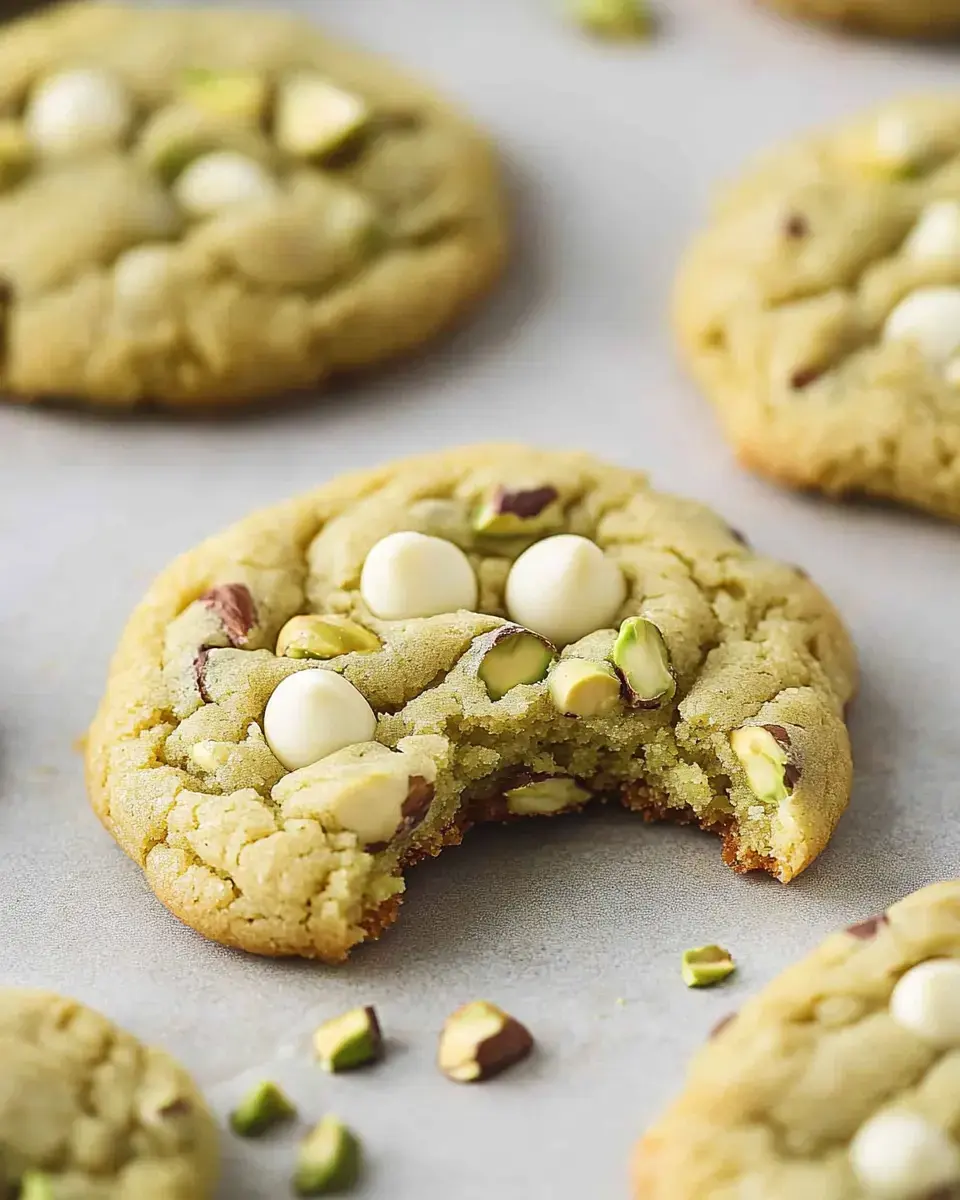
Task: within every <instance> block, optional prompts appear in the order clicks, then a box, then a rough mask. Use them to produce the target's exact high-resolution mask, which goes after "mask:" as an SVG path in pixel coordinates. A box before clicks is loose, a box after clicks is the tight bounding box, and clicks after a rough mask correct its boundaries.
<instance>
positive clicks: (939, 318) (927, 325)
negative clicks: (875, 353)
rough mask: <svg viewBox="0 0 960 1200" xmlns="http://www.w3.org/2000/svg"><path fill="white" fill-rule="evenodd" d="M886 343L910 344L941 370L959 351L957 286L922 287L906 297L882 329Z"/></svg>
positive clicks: (959, 325)
mask: <svg viewBox="0 0 960 1200" xmlns="http://www.w3.org/2000/svg"><path fill="white" fill-rule="evenodd" d="M883 340H884V341H885V342H900V341H902V342H912V343H913V344H914V345H915V346H916V347H917V348H918V349H919V350H920V352H921V353H922V354H923V356H924V358H926V359H927V360H928V361H929V362H930V363H932V364H933V365H934V366H937V367H940V366H943V365H944V364H945V363H947V362H949V361H950V359H951V358H953V356H954V355H955V354H956V353H957V351H958V350H960V287H923V288H917V290H916V291H914V292H911V293H910V294H909V295H908V296H905V297H904V298H903V299H902V300H901V301H900V303H899V304H898V305H897V307H896V308H895V309H894V310H893V312H892V313H891V314H890V316H889V317H887V323H886V325H885V326H884V327H883Z"/></svg>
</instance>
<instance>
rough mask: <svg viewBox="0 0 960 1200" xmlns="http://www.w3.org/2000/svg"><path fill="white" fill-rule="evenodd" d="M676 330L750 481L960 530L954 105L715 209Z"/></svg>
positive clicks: (882, 130) (836, 151) (842, 147)
mask: <svg viewBox="0 0 960 1200" xmlns="http://www.w3.org/2000/svg"><path fill="white" fill-rule="evenodd" d="M675 317H676V326H677V331H678V337H679V341H680V344H681V347H682V350H683V353H684V356H685V358H686V359H687V362H688V364H689V365H690V367H691V369H692V371H693V374H694V375H695V377H696V378H697V380H698V381H699V382H700V383H701V385H702V386H703V388H704V390H705V391H706V393H707V395H708V397H709V398H710V399H711V400H712V401H713V403H714V404H715V406H716V409H717V412H718V414H719V417H720V420H721V423H722V425H723V427H724V431H725V433H726V435H727V438H728V440H729V441H730V442H731V443H732V445H733V446H734V448H735V450H736V453H737V456H738V457H739V459H740V460H741V461H742V462H743V463H744V464H745V465H747V466H749V467H751V468H753V469H755V470H757V471H759V472H761V473H763V474H766V475H769V476H772V477H773V478H774V479H777V480H779V481H780V482H782V483H786V484H790V485H792V486H795V487H801V488H812V489H817V490H819V491H822V492H825V493H827V494H828V495H831V496H844V495H857V494H865V495H869V496H874V497H879V498H881V499H884V500H893V501H898V502H900V503H903V504H909V505H914V506H916V507H918V508H922V509H926V510H928V511H930V512H933V513H937V514H939V515H941V516H944V517H949V518H951V519H953V520H960V99H958V98H957V97H956V96H926V97H919V98H917V97H914V98H912V99H906V100H898V101H894V102H892V103H889V104H887V105H885V106H883V107H882V108H879V109H875V110H873V111H869V112H867V113H865V114H863V115H862V116H860V117H857V118H855V119H853V120H851V121H848V122H847V123H844V124H841V125H839V126H836V127H835V128H833V129H828V130H825V131H822V132H820V133H814V134H812V135H809V136H807V137H805V138H802V139H800V140H799V141H797V142H794V143H792V144H790V145H787V146H786V147H784V148H782V149H779V150H774V151H773V152H771V153H770V154H769V155H767V157H766V158H765V159H762V160H761V161H760V162H758V163H757V164H756V165H755V166H754V167H753V168H752V169H750V170H748V171H747V173H746V174H745V175H744V177H743V178H742V179H741V180H740V181H739V183H737V184H735V185H733V186H732V187H730V188H728V189H727V191H726V192H725V193H724V194H722V195H721V196H720V197H718V199H717V202H716V204H715V207H714V211H713V214H712V217H711V219H710V221H709V222H708V225H707V227H706V229H705V230H704V231H703V232H702V233H701V234H700V235H699V236H698V237H697V238H696V240H695V241H694V243H693V245H692V247H691V248H690V250H689V252H688V254H687V257H686V260H685V262H684V264H683V266H682V268H681V271H680V276H679V280H678V283H677V289H676V303H675Z"/></svg>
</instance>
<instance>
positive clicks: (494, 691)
mask: <svg viewBox="0 0 960 1200" xmlns="http://www.w3.org/2000/svg"><path fill="white" fill-rule="evenodd" d="M474 646H476V647H477V651H478V653H479V654H481V655H482V657H481V659H480V665H479V666H478V667H477V676H478V678H479V679H480V681H481V682H482V683H483V685H484V686H485V687H486V689H487V695H488V696H489V697H490V699H491V700H501V699H502V698H503V697H504V696H505V695H506V694H507V692H509V691H510V690H511V688H515V687H518V686H519V685H520V684H521V683H539V682H540V680H541V679H543V677H544V676H545V675H546V673H547V671H548V670H549V668H550V664H551V663H552V662H553V660H554V658H555V657H556V653H557V652H556V650H555V649H554V647H553V646H551V645H550V643H549V642H548V641H547V640H546V638H542V637H540V635H539V634H537V633H531V632H530V630H529V629H522V628H521V627H520V626H519V625H501V626H500V628H499V629H493V630H491V631H490V632H489V633H485V634H483V635H482V636H481V637H478V638H477V639H476V640H475V641H474Z"/></svg>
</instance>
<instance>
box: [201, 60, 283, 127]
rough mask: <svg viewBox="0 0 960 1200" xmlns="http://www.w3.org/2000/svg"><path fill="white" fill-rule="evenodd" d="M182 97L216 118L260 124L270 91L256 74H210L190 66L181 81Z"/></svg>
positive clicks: (249, 72)
mask: <svg viewBox="0 0 960 1200" xmlns="http://www.w3.org/2000/svg"><path fill="white" fill-rule="evenodd" d="M180 91H181V94H182V95H183V98H184V99H185V100H187V101H188V102H189V103H190V104H192V105H193V106H194V107H195V108H199V109H200V110H201V111H203V112H206V113H210V115H211V116H215V117H227V118H229V119H230V120H235V121H244V122H247V123H249V124H252V125H256V124H259V123H260V121H261V120H262V119H263V115H264V112H265V111H266V107H267V99H268V96H269V88H268V86H267V81H266V79H265V78H264V77H263V75H260V74H258V73H257V72H256V71H211V70H208V69H207V68H205V67H191V68H188V69H187V70H186V71H184V72H183V75H182V76H181V80H180Z"/></svg>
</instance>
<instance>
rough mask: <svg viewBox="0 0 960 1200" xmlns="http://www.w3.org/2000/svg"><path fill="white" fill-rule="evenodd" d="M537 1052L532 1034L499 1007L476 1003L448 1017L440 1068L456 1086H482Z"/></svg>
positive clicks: (440, 1050)
mask: <svg viewBox="0 0 960 1200" xmlns="http://www.w3.org/2000/svg"><path fill="white" fill-rule="evenodd" d="M532 1049H533V1038H532V1037H531V1036H530V1031H529V1030H528V1029H526V1028H525V1027H524V1026H523V1025H521V1024H520V1022H519V1021H517V1020H515V1019H514V1018H513V1017H511V1016H510V1015H509V1014H508V1013H505V1012H504V1011H503V1010H502V1009H500V1008H497V1006H496V1005H495V1004H490V1003H488V1002H487V1001H486V1000H474V1001H472V1002H471V1003H470V1004H465V1005H464V1006H463V1008H459V1009H457V1011H456V1012H455V1013H453V1014H451V1016H449V1017H447V1020H446V1022H445V1023H444V1026H443V1032H442V1033H441V1034H440V1047H439V1050H438V1053H437V1064H438V1066H439V1067H440V1070H441V1071H442V1072H443V1073H444V1075H446V1076H447V1078H448V1079H452V1080H454V1082H456V1083H480V1082H482V1081H483V1080H485V1079H492V1078H493V1076H494V1075H499V1074H500V1072H501V1071H505V1070H506V1069H507V1067H511V1066H513V1064H514V1063H518V1062H520V1060H521V1059H523V1058H526V1056H527V1055H528V1054H529V1053H530V1051H531V1050H532Z"/></svg>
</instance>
